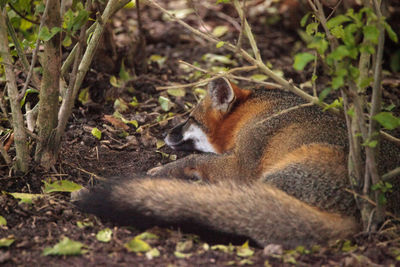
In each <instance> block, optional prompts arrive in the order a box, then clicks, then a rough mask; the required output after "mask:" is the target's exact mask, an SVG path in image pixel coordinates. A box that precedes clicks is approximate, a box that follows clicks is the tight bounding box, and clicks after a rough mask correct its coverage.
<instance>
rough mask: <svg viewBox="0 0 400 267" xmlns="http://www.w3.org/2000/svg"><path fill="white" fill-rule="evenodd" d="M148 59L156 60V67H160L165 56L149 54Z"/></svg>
mask: <svg viewBox="0 0 400 267" xmlns="http://www.w3.org/2000/svg"><path fill="white" fill-rule="evenodd" d="M149 60H150V62H156V63H157V64H158V67H159V68H160V69H161V68H162V67H163V65H164V63H165V60H167V57H163V56H160V55H157V54H154V55H151V56H150V58H149Z"/></svg>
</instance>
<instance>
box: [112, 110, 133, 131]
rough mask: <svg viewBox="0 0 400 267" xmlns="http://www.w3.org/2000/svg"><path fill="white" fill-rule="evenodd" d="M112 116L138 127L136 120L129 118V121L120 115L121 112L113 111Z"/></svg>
mask: <svg viewBox="0 0 400 267" xmlns="http://www.w3.org/2000/svg"><path fill="white" fill-rule="evenodd" d="M113 117H115V118H117V119H120V120H121V121H122V122H123V123H125V124H132V125H133V126H134V127H135V128H137V127H139V123H138V122H137V121H136V120H130V121H129V120H127V119H125V117H124V116H122V114H121V113H119V112H118V111H115V112H114V113H113Z"/></svg>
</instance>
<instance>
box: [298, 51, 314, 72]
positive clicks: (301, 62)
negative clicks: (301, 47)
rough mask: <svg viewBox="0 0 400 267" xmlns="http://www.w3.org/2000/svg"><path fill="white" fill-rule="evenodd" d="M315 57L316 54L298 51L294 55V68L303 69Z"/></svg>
mask: <svg viewBox="0 0 400 267" xmlns="http://www.w3.org/2000/svg"><path fill="white" fill-rule="evenodd" d="M314 59H315V56H314V55H313V54H310V53H298V54H296V55H295V56H294V64H293V68H294V69H295V70H303V69H304V67H305V66H306V65H307V64H308V63H309V62H310V61H313V60H314Z"/></svg>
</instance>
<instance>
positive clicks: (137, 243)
mask: <svg viewBox="0 0 400 267" xmlns="http://www.w3.org/2000/svg"><path fill="white" fill-rule="evenodd" d="M124 247H125V248H126V249H127V250H128V251H130V252H147V251H150V250H151V246H150V245H149V244H148V243H147V242H145V241H143V240H141V239H139V238H132V239H131V241H129V242H127V243H125V244H124Z"/></svg>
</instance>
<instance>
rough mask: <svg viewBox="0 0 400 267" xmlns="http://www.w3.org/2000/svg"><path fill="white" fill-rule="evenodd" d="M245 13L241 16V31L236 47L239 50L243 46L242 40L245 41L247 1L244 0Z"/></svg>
mask: <svg viewBox="0 0 400 267" xmlns="http://www.w3.org/2000/svg"><path fill="white" fill-rule="evenodd" d="M243 13H244V16H242V17H241V25H240V31H239V38H238V41H237V43H236V49H237V50H238V51H239V50H240V48H241V47H242V41H243V35H244V32H245V23H246V21H245V18H246V1H243Z"/></svg>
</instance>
